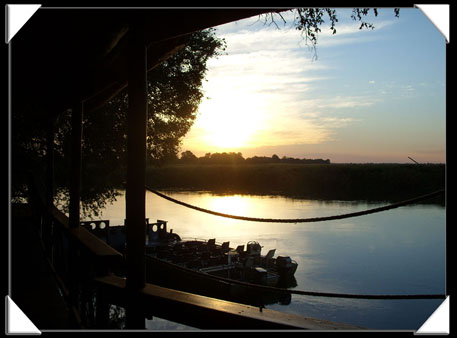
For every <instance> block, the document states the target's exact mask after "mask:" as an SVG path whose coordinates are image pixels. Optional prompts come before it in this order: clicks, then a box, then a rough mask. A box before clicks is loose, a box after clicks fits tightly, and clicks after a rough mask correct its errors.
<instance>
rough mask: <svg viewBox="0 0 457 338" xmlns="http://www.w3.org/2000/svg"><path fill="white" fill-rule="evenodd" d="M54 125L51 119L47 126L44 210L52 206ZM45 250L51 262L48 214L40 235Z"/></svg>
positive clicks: (51, 243)
mask: <svg viewBox="0 0 457 338" xmlns="http://www.w3.org/2000/svg"><path fill="white" fill-rule="evenodd" d="M54 123H55V120H54V119H51V120H50V121H49V124H48V126H47V128H48V130H47V133H46V200H45V203H46V208H47V209H48V211H49V210H51V207H52V206H53V204H54V137H55V136H54ZM41 236H42V238H43V240H44V243H45V248H46V254H47V255H48V257H49V258H50V259H51V262H53V259H54V255H53V248H52V245H53V240H52V236H53V218H52V216H51V215H50V213H49V212H46V213H45V222H44V228H43V229H42V234H41Z"/></svg>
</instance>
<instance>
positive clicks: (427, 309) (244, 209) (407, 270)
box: [101, 192, 446, 330]
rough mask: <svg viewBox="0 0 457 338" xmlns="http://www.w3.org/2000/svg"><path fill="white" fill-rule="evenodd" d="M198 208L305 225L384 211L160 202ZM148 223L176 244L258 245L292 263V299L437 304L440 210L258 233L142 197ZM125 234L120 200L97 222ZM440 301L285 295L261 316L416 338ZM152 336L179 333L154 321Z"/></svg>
mask: <svg viewBox="0 0 457 338" xmlns="http://www.w3.org/2000/svg"><path fill="white" fill-rule="evenodd" d="M167 194H168V195H169V196H171V197H173V198H176V199H178V200H181V201H183V202H186V203H189V204H193V205H196V206H199V207H202V208H206V209H211V210H215V211H218V212H222V213H229V214H235V215H241V216H251V217H262V218H308V217H320V216H330V215H336V214H345V213H349V212H355V211H361V210H364V209H368V208H375V207H378V206H382V205H385V204H381V203H366V202H343V201H316V200H303V199H293V198H287V197H277V196H258V195H213V194H211V193H207V192H200V193H198V192H168V193H167ZM146 217H148V218H149V219H150V221H151V222H154V221H156V220H157V219H161V220H167V221H168V229H170V228H171V229H173V232H175V233H177V234H179V235H180V236H181V237H182V238H185V237H190V238H202V239H209V238H216V240H217V241H218V242H223V241H230V246H231V247H236V246H237V245H240V244H246V243H247V242H248V241H252V240H254V241H257V242H259V243H260V244H261V245H262V246H263V249H262V250H263V251H262V252H263V254H266V253H267V251H268V250H269V249H273V248H275V249H276V256H277V255H281V256H290V257H291V258H292V259H294V260H295V261H297V262H298V269H297V272H296V273H295V278H296V280H297V286H296V287H295V289H296V290H304V291H317V292H334V293H353V294H444V293H445V287H446V285H445V254H446V247H445V244H446V215H445V208H443V207H441V206H436V205H426V204H418V205H413V206H406V207H401V208H397V209H393V210H389V211H385V212H381V213H376V214H371V215H366V216H361V217H355V218H349V219H343V220H335V221H328V222H317V223H298V224H287V223H286V224H281V223H258V222H247V221H239V220H233V219H227V218H222V217H218V216H213V215H209V214H204V213H201V212H198V211H194V210H191V209H188V208H185V207H183V206H180V205H177V204H174V203H171V202H169V201H167V200H164V199H162V198H160V197H158V196H156V195H154V194H152V193H151V192H147V194H146ZM101 218H103V219H109V220H110V224H111V225H117V224H123V222H124V218H125V199H124V196H123V195H122V196H121V197H119V198H118V199H117V201H116V202H114V203H113V204H112V205H108V206H107V207H106V208H105V209H104V211H103V214H102V216H101ZM441 302H442V300H439V299H438V300H357V299H340V298H324V297H311V296H302V295H292V299H291V302H290V304H288V305H281V304H272V305H267V306H266V307H267V308H270V309H274V310H278V311H282V312H291V313H296V314H300V315H303V316H307V317H314V318H319V319H326V320H331V321H335V322H343V323H349V324H353V325H357V326H361V327H365V328H368V329H381V330H417V329H418V328H419V327H420V326H421V325H422V324H423V323H424V322H425V321H426V320H427V319H428V317H429V316H430V315H431V314H432V313H433V312H434V310H435V309H436V308H437V307H438V306H439V305H440V304H441ZM148 327H149V328H151V329H183V328H186V327H184V326H181V325H177V324H174V323H170V322H166V321H162V320H159V319H154V320H152V321H148Z"/></svg>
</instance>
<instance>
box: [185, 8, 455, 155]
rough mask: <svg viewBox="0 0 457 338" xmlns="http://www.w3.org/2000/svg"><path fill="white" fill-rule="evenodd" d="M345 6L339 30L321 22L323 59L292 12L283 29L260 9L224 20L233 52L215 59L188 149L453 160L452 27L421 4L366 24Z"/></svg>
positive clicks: (221, 30)
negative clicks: (449, 155) (449, 122)
mask: <svg viewBox="0 0 457 338" xmlns="http://www.w3.org/2000/svg"><path fill="white" fill-rule="evenodd" d="M337 14H338V18H339V22H338V23H337V26H336V30H337V33H336V34H335V35H332V34H331V32H330V29H329V26H328V23H324V24H323V26H322V27H321V28H322V32H321V33H320V35H319V39H318V44H317V50H316V53H317V59H315V58H313V57H314V56H315V54H314V51H313V50H312V49H311V48H309V47H308V46H306V43H305V41H304V40H303V39H302V37H301V35H300V32H299V31H297V30H296V29H294V27H293V26H292V21H293V19H292V17H290V16H289V15H285V18H286V20H287V24H286V25H285V26H284V25H283V23H282V21H281V19H280V18H279V17H278V18H277V20H276V22H277V23H278V25H279V27H280V29H277V28H276V26H275V25H264V23H263V22H262V21H259V20H258V17H253V18H250V19H246V20H242V21H237V22H234V23H230V24H227V25H222V26H218V27H217V32H216V33H217V35H218V36H219V37H223V38H225V39H226V42H227V50H226V53H227V55H223V56H220V57H219V58H217V59H212V60H210V61H209V71H208V74H207V81H206V82H205V83H204V92H205V99H204V100H203V101H202V103H201V105H200V107H199V113H198V118H197V120H196V122H195V124H194V126H193V127H192V129H191V131H190V132H189V134H188V135H187V136H186V138H185V139H184V141H183V144H182V147H181V149H182V151H185V150H190V151H192V152H193V153H194V154H195V155H197V156H203V155H204V154H205V153H208V152H211V153H214V152H231V151H234V152H241V153H242V154H243V156H244V157H245V158H246V157H251V156H254V155H258V156H272V155H273V154H277V155H278V156H279V157H282V156H291V157H299V158H324V159H327V158H328V159H330V160H331V161H332V162H361V163H365V162H400V163H401V162H411V161H410V160H409V159H408V156H409V157H412V158H414V159H415V160H416V161H418V162H422V163H425V162H441V163H444V162H445V161H446V155H445V149H446V143H445V127H446V105H445V98H446V97H445V90H446V77H445V70H446V59H445V57H446V55H445V48H446V47H445V46H446V41H445V38H444V36H443V35H442V34H441V33H440V32H439V31H438V30H437V29H436V28H435V26H434V25H433V24H432V23H431V22H430V21H429V19H428V18H427V17H425V16H424V14H423V13H422V12H421V11H420V10H419V9H415V8H414V9H413V8H402V9H401V10H400V17H399V18H396V17H395V16H394V11H393V9H388V8H385V9H380V10H379V15H378V17H375V16H374V15H373V14H372V13H371V14H370V16H369V17H368V18H367V19H366V20H367V21H368V22H371V23H373V24H374V26H375V29H374V30H369V29H363V30H359V29H358V27H359V26H360V24H358V23H357V22H354V21H353V20H352V19H351V18H350V15H351V9H338V10H337ZM325 19H327V18H326V17H324V20H325ZM327 21H328V20H327Z"/></svg>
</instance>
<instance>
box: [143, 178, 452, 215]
mask: <svg viewBox="0 0 457 338" xmlns="http://www.w3.org/2000/svg"><path fill="white" fill-rule="evenodd" d="M145 188H146V189H147V190H149V191H150V192H152V193H154V194H156V195H157V196H159V197H162V198H164V199H166V200H168V201H170V202H173V203H176V204H179V205H182V206H184V207H187V208H190V209H193V210H197V211H200V212H204V213H207V214H211V215H215V216H220V217H226V218H232V219H237V220H242V221H251V222H266V223H311V222H323V221H332V220H337V219H344V218H350V217H357V216H363V215H369V214H373V213H376V212H381V211H387V210H391V209H395V208H399V207H402V206H405V205H409V204H413V203H417V202H420V201H423V200H427V199H430V198H433V197H436V196H439V195H441V194H443V193H444V189H441V190H437V191H435V192H432V193H430V194H426V195H422V196H418V197H415V198H411V199H409V200H405V201H401V202H398V203H393V204H389V205H386V206H383V207H379V208H373V209H367V210H363V211H356V212H351V213H347V214H340V215H333V216H323V217H310V218H259V217H246V216H237V215H230V214H224V213H221V212H217V211H212V210H208V209H204V208H200V207H197V206H195V205H191V204H188V203H185V202H182V201H179V200H177V199H174V198H172V197H170V196H167V195H165V194H163V193H161V192H159V191H157V190H154V189H152V188H150V187H148V186H145Z"/></svg>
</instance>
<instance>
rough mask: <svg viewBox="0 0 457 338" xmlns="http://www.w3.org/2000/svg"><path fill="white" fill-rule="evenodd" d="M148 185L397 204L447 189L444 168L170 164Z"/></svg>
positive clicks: (152, 173) (151, 171)
mask: <svg viewBox="0 0 457 338" xmlns="http://www.w3.org/2000/svg"><path fill="white" fill-rule="evenodd" d="M146 181H147V184H148V185H150V186H151V187H153V188H156V189H179V190H205V191H211V192H215V193H243V194H269V195H284V196H294V197H302V198H310V199H326V200H329V199H332V200H368V201H399V200H402V199H408V198H412V197H415V196H419V195H423V194H427V193H430V192H433V191H435V190H438V189H442V188H443V187H444V185H445V165H444V164H424V165H422V164H421V165H417V164H285V163H278V164H243V165H169V166H164V167H161V168H152V167H151V168H148V170H147V178H146ZM441 202H443V200H442V199H441Z"/></svg>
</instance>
